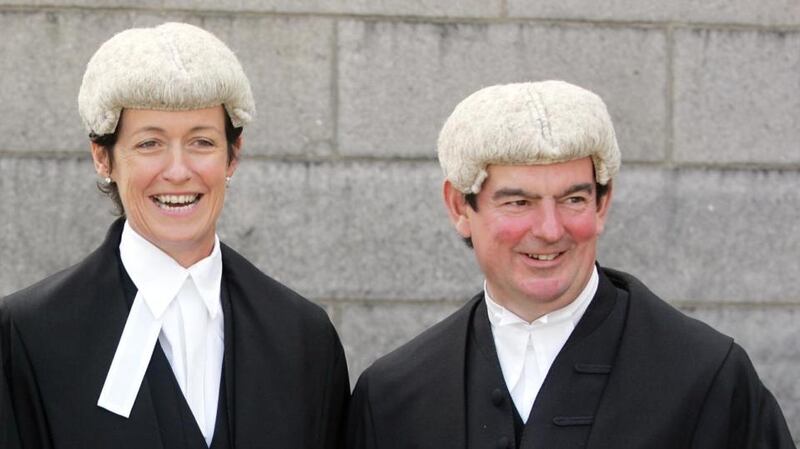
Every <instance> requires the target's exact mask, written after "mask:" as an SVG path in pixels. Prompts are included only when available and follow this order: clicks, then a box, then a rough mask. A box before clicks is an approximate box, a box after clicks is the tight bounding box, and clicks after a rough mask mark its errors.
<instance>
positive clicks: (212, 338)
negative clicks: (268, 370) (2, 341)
mask: <svg viewBox="0 0 800 449" xmlns="http://www.w3.org/2000/svg"><path fill="white" fill-rule="evenodd" d="M214 240H215V241H214V249H213V250H212V252H211V255H209V256H208V257H206V258H205V259H202V260H200V261H199V262H197V263H195V264H194V265H192V266H191V267H189V268H184V267H182V266H180V264H178V262H176V261H175V260H174V259H172V258H171V257H170V256H169V255H167V254H166V253H164V252H163V251H161V250H160V249H159V248H158V247H156V246H155V245H153V244H152V243H150V242H149V241H147V240H146V239H144V238H143V237H142V236H140V235H139V234H137V233H136V231H134V230H133V228H131V227H130V225H129V224H128V222H125V227H124V228H123V230H122V238H121V240H120V244H119V250H120V257H121V258H122V264H123V266H124V267H125V271H126V272H127V273H128V275H129V276H130V278H131V280H132V281H133V283H134V284H135V285H136V288H137V289H138V292H137V293H136V298H135V299H134V300H133V305H132V306H131V311H130V313H129V314H128V319H127V321H126V322H125V328H124V329H123V331H122V337H121V338H120V341H119V344H118V345H117V351H116V353H115V354H114V359H113V361H112V362H111V368H110V369H109V371H108V375H107V377H106V381H105V384H104V385H103V391H102V392H101V393H100V398H99V399H98V402H97V405H99V406H100V407H103V408H105V409H108V410H110V411H112V412H114V413H116V414H118V415H121V416H124V417H126V418H127V417H128V416H130V411H131V408H132V407H133V402H134V401H135V400H136V395H137V394H138V392H139V388H140V387H141V384H142V379H143V378H144V374H145V372H146V371H147V366H148V364H149V363H150V358H151V357H152V354H153V349H154V348H155V344H156V339H158V341H159V342H160V343H161V347H162V349H163V350H164V354H165V355H166V356H167V360H168V361H169V364H170V366H171V367H172V372H173V373H174V374H175V379H176V380H177V382H178V385H179V386H180V389H181V391H182V392H183V395H184V397H185V398H186V402H187V403H188V404H189V408H190V409H191V411H192V414H193V415H194V417H195V420H196V421H197V425H198V426H199V427H200V430H201V431H202V433H203V436H204V437H205V439H206V443H207V444H208V445H210V444H211V439H212V437H213V435H214V427H215V424H216V416H217V405H218V404H217V402H218V399H219V388H220V378H221V375H222V359H223V354H224V321H223V316H222V303H221V300H220V285H221V282H222V255H221V253H220V249H219V238H218V237H217V236H215V237H214Z"/></svg>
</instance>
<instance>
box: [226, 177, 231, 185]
mask: <svg viewBox="0 0 800 449" xmlns="http://www.w3.org/2000/svg"><path fill="white" fill-rule="evenodd" d="M230 186H231V177H230V176H226V177H225V187H230Z"/></svg>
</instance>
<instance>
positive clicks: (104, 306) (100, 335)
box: [64, 219, 163, 448]
mask: <svg viewBox="0 0 800 449" xmlns="http://www.w3.org/2000/svg"><path fill="white" fill-rule="evenodd" d="M123 223H124V221H123V220H121V219H120V220H117V222H115V223H114V224H113V225H112V227H111V229H110V230H109V232H108V235H107V236H106V240H105V241H104V242H103V244H102V245H101V247H100V248H99V249H98V250H97V251H96V252H95V253H93V254H92V255H91V256H89V258H87V260H86V261H85V265H84V267H83V269H82V271H81V273H80V275H81V276H84V277H85V278H86V283H85V285H86V286H89V287H87V288H85V289H84V290H83V291H81V292H64V294H66V295H75V296H76V297H78V296H80V299H77V300H75V301H72V302H70V307H71V308H72V310H71V311H70V313H74V314H76V316H80V317H82V319H81V321H80V324H79V326H80V329H79V332H80V335H82V336H84V337H86V338H89V339H91V345H88V344H87V345H86V346H84V348H83V350H79V351H76V352H74V353H72V355H71V357H72V358H73V360H70V361H69V363H70V364H71V365H72V364H74V365H75V366H80V367H81V369H79V370H69V372H70V373H72V372H77V373H80V377H81V380H78V379H75V380H74V381H75V382H81V383H83V384H84V387H83V388H85V391H84V392H83V393H81V396H85V397H86V400H87V401H91V402H92V403H93V404H95V405H94V413H93V414H94V415H95V416H96V419H92V420H88V422H82V423H80V425H81V426H83V427H84V428H85V430H86V432H87V434H88V435H92V434H93V435H94V436H93V441H95V442H97V444H98V447H131V448H138V447H150V448H160V447H162V446H163V445H162V442H161V438H160V432H159V431H158V424H157V420H156V414H155V408H154V406H153V403H152V399H151V394H150V387H149V385H148V382H147V380H146V379H145V380H144V381H143V382H142V385H141V387H140V389H139V394H138V395H137V397H136V401H135V402H134V405H133V408H132V410H131V414H130V416H129V417H128V418H127V419H126V418H124V417H122V416H119V415H116V414H114V413H112V412H110V411H108V410H106V409H103V408H101V407H99V406H97V405H96V403H97V399H98V398H99V397H100V391H101V390H102V388H103V383H104V382H105V378H106V374H107V373H108V368H109V367H110V366H111V360H112V359H113V358H114V353H115V352H116V348H117V344H118V343H119V339H120V336H121V335H122V329H123V328H124V327H125V322H126V321H127V318H128V311H129V303H128V301H127V299H126V296H125V291H124V286H123V275H124V274H123V269H122V267H121V263H120V261H119V256H118V245H119V238H120V235H121V232H122V224H123ZM134 294H135V292H134ZM64 338H65V339H68V338H72V337H71V336H69V337H67V336H65V337H64ZM79 345H83V343H79ZM88 348H93V350H87V349H88ZM105 441H107V442H108V444H104V442H105Z"/></svg>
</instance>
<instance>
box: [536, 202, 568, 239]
mask: <svg viewBox="0 0 800 449" xmlns="http://www.w3.org/2000/svg"><path fill="white" fill-rule="evenodd" d="M531 233H532V234H533V236H534V237H536V238H538V239H540V240H544V241H546V242H557V241H559V240H561V238H562V237H563V236H564V223H563V221H562V218H561V213H560V212H559V210H558V207H557V205H556V202H555V201H542V203H541V204H540V206H539V210H538V211H537V214H536V217H535V218H534V222H533V223H532V225H531Z"/></svg>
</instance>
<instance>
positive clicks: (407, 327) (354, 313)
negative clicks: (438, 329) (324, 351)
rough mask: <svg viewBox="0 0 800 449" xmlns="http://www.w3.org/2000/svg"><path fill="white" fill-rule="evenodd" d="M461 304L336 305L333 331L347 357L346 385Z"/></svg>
mask: <svg viewBox="0 0 800 449" xmlns="http://www.w3.org/2000/svg"><path fill="white" fill-rule="evenodd" d="M465 302H466V300H465ZM461 304H462V303H460V302H416V303H385V302H384V303H350V302H346V303H342V304H341V305H339V306H338V322H337V329H338V331H339V335H340V336H341V338H342V344H343V346H344V351H345V354H346V356H347V364H348V368H349V370H350V382H351V383H352V384H355V382H356V380H357V379H358V376H359V375H360V374H361V372H362V371H364V369H366V368H367V367H368V366H369V365H371V364H372V362H374V361H375V359H377V358H378V357H380V356H382V355H385V354H387V353H389V352H390V351H392V350H393V349H395V348H397V347H399V346H400V345H402V344H404V343H405V342H407V341H408V340H410V339H411V338H413V337H414V336H416V335H417V334H419V333H420V332H422V331H423V330H425V329H427V328H428V327H430V326H432V325H434V324H435V323H437V322H439V321H440V320H441V319H443V318H444V317H446V316H447V315H449V314H450V313H452V312H454V311H455V310H456V309H457V308H458V307H459V306H460V305H461Z"/></svg>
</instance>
